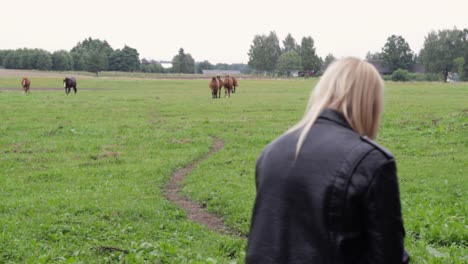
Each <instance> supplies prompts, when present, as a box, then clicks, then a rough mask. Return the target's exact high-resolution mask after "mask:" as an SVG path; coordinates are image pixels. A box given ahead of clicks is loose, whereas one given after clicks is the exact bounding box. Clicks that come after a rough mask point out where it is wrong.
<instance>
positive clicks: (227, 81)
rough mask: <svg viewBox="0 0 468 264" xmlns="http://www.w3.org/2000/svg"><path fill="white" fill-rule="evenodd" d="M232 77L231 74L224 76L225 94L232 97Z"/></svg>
mask: <svg viewBox="0 0 468 264" xmlns="http://www.w3.org/2000/svg"><path fill="white" fill-rule="evenodd" d="M231 91H232V79H231V78H230V77H229V76H226V77H224V96H227V97H231Z"/></svg>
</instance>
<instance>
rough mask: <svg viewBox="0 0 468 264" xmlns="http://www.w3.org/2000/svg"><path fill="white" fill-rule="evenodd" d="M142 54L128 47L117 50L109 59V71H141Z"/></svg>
mask: <svg viewBox="0 0 468 264" xmlns="http://www.w3.org/2000/svg"><path fill="white" fill-rule="evenodd" d="M139 56H140V54H138V51H137V50H136V49H134V48H131V47H129V46H127V45H125V46H124V48H123V49H117V50H115V51H114V52H112V54H111V56H110V57H109V69H110V70H111V71H125V72H130V71H138V70H139V69H140V58H139Z"/></svg>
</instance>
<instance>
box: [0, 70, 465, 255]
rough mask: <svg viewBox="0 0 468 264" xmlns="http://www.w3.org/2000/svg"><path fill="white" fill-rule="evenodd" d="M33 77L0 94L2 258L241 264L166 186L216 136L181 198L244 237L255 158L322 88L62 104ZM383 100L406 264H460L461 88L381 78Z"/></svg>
mask: <svg viewBox="0 0 468 264" xmlns="http://www.w3.org/2000/svg"><path fill="white" fill-rule="evenodd" d="M19 82H20V80H19V79H18V78H10V77H2V78H0V88H11V87H18V86H19ZM32 82H33V85H32V93H31V95H30V96H25V95H23V94H21V93H20V90H19V89H18V91H13V92H12V91H0V263H118V262H122V263H243V258H244V256H245V253H244V250H245V245H246V242H245V240H244V239H241V238H237V237H232V236H225V235H219V234H217V233H215V232H212V231H210V230H208V229H207V228H205V227H203V226H199V225H197V224H194V223H191V222H189V221H188V220H187V219H186V217H185V214H184V212H183V211H182V210H180V209H178V208H177V207H176V206H175V205H174V204H172V203H170V202H168V201H166V199H165V197H164V194H163V191H162V189H163V188H164V185H165V183H166V182H167V181H168V179H169V178H170V177H171V174H172V173H173V172H174V171H175V170H177V169H178V168H181V167H183V166H185V165H186V164H189V163H190V162H191V161H193V160H195V159H196V158H197V157H200V156H202V155H203V154H204V153H206V152H208V150H209V148H210V146H211V144H212V142H213V137H218V138H220V139H221V140H223V141H224V144H225V147H224V148H223V149H222V150H221V151H220V152H218V153H216V154H214V156H212V157H211V158H210V159H209V160H206V161H204V162H202V163H201V164H200V166H199V167H198V168H197V169H196V170H195V171H193V173H192V174H191V175H189V177H188V178H187V179H186V181H185V182H184V185H185V187H184V190H183V192H184V194H185V195H187V196H189V197H191V198H192V199H195V200H197V201H199V202H200V203H201V204H206V207H207V209H208V210H209V211H212V212H216V213H218V214H219V215H221V216H223V217H224V219H225V221H226V223H227V224H228V225H229V226H231V227H233V228H235V229H236V230H238V231H239V232H241V233H243V234H247V232H248V227H249V220H250V214H251V209H252V205H253V199H254V197H255V187H254V164H255V160H256V158H257V156H258V155H259V153H260V152H261V150H262V149H263V147H264V146H265V145H266V144H267V143H269V142H270V141H271V140H273V139H274V138H276V137H277V136H279V135H280V134H281V133H283V132H284V131H285V130H286V129H287V128H288V127H289V126H291V125H292V124H294V123H295V122H296V121H297V120H298V119H299V118H300V117H301V115H302V113H303V111H304V107H305V105H306V102H307V98H308V96H309V93H310V89H311V87H313V85H314V84H315V82H316V80H313V79H309V80H290V81H284V80H240V87H239V89H238V93H236V94H234V95H233V96H232V97H231V98H229V99H226V98H222V99H219V100H213V99H211V95H210V92H209V90H208V81H207V80H137V79H119V80H112V79H99V78H86V79H81V80H78V89H80V88H88V89H95V90H79V91H78V94H77V95H70V96H65V93H64V91H63V90H57V91H38V90H35V88H36V89H37V88H38V87H43V88H50V87H57V88H60V87H62V83H61V80H60V79H58V78H44V77H42V78H35V79H33V80H32ZM385 102H386V105H385V114H384V117H383V124H382V126H381V131H380V134H379V139H378V141H379V142H380V143H381V144H383V145H384V146H386V147H387V148H388V149H390V150H391V151H392V152H393V153H394V154H395V156H396V159H397V162H398V173H399V180H400V189H401V198H402V205H403V217H404V221H405V227H406V231H407V239H406V248H407V250H408V251H409V253H410V255H411V256H412V263H468V252H467V246H468V245H467V244H468V242H467V241H468V222H467V214H468V204H467V200H466V197H468V196H467V194H468V183H467V182H468V175H467V168H468V151H467V149H468V148H467V147H468V146H467V145H468V84H466V83H465V84H439V83H407V84H398V83H388V84H387V86H386V100H385ZM123 251H125V252H123Z"/></svg>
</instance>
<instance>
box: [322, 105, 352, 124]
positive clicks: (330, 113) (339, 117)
mask: <svg viewBox="0 0 468 264" xmlns="http://www.w3.org/2000/svg"><path fill="white" fill-rule="evenodd" d="M319 119H326V120H330V121H332V122H334V123H337V124H339V125H341V126H344V127H347V128H349V129H352V128H351V126H350V125H349V124H348V121H346V118H345V117H344V115H343V114H342V113H340V112H338V111H336V110H334V109H331V108H326V109H325V110H323V111H322V113H321V114H320V115H319Z"/></svg>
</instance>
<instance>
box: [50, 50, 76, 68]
mask: <svg viewBox="0 0 468 264" xmlns="http://www.w3.org/2000/svg"><path fill="white" fill-rule="evenodd" d="M52 69H53V70H56V71H70V70H72V69H73V56H72V55H71V54H70V52H68V51H66V50H58V51H54V52H53V53H52Z"/></svg>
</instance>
